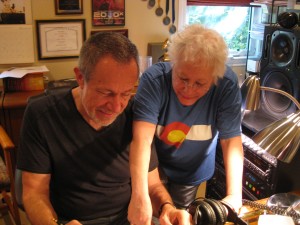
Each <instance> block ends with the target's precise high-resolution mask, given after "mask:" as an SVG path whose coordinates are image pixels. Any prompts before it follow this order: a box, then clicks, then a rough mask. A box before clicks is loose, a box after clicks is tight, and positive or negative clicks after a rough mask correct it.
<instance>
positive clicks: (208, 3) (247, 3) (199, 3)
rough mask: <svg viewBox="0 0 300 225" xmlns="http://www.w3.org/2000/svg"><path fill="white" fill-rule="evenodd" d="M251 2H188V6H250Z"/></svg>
mask: <svg viewBox="0 0 300 225" xmlns="http://www.w3.org/2000/svg"><path fill="white" fill-rule="evenodd" d="M250 2H253V1H251V0H239V1H238V2H237V1H236V0H187V5H211V6H214V5H220V6H249V5H250Z"/></svg>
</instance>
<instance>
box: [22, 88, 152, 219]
mask: <svg viewBox="0 0 300 225" xmlns="http://www.w3.org/2000/svg"><path fill="white" fill-rule="evenodd" d="M131 105H132V104H131V102H130V103H129V104H128V107H127V108H126V110H125V111H124V113H122V114H121V115H120V116H119V117H118V118H117V119H116V120H115V121H114V122H113V123H112V124H111V125H109V126H107V127H105V128H104V129H101V130H100V131H96V130H94V129H93V128H92V127H91V126H89V124H88V123H86V121H85V120H84V119H83V118H82V116H81V115H80V114H79V112H78V111H77V109H76V106H75V102H74V100H73V97H72V94H71V91H70V90H68V91H67V92H63V93H59V94H51V95H47V96H43V97H41V98H39V99H36V100H34V101H32V102H29V104H28V106H27V108H26V111H25V114H24V120H23V126H22V129H21V141H20V150H19V154H18V164H17V166H18V168H19V169H21V170H24V171H29V172H33V173H41V174H49V173H50V174H51V183H50V185H51V187H50V196H51V202H52V204H53V207H54V209H55V211H56V213H57V214H58V216H59V217H60V218H64V219H78V220H91V219H95V218H99V217H105V216H109V215H114V214H116V213H118V212H120V211H121V210H124V209H125V208H126V207H128V204H129V201H130V195H131V185H130V171H129V143H130V141H131V138H132V109H131V108H132V107H131ZM157 164H158V161H157V157H156V154H155V151H152V155H151V162H150V166H149V171H151V170H153V169H154V168H156V167H157Z"/></svg>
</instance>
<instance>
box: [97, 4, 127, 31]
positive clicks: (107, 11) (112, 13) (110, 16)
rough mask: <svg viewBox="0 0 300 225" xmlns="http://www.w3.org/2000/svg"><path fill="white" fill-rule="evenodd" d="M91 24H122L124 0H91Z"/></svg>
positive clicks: (123, 23)
mask: <svg viewBox="0 0 300 225" xmlns="http://www.w3.org/2000/svg"><path fill="white" fill-rule="evenodd" d="M92 24H93V26H124V25H125V0H92Z"/></svg>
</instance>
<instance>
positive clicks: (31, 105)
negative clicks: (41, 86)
mask: <svg viewBox="0 0 300 225" xmlns="http://www.w3.org/2000/svg"><path fill="white" fill-rule="evenodd" d="M66 96H69V97H71V96H72V94H71V89H70V88H69V89H64V90H63V89H56V90H54V89H53V90H45V92H44V93H42V94H40V95H36V96H33V97H30V98H29V99H28V105H27V109H32V111H36V112H42V111H45V110H48V109H49V107H52V106H54V105H56V104H57V103H58V102H61V99H63V98H65V97H66Z"/></svg>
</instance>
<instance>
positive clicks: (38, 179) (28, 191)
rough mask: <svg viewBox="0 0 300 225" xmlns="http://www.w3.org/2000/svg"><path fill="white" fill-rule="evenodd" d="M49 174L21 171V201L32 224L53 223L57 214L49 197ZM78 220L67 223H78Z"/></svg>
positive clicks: (76, 224)
mask: <svg viewBox="0 0 300 225" xmlns="http://www.w3.org/2000/svg"><path fill="white" fill-rule="evenodd" d="M50 178H51V175H50V174H36V173H30V172H24V171H23V172H22V183H23V203H24V207H25V211H26V215H27V217H28V219H29V221H30V223H31V224H32V225H41V224H43V225H55V224H56V222H55V221H53V219H57V215H56V213H55V211H54V209H53V207H52V205H51V202H50V198H49V184H50ZM80 224H81V223H79V222H78V221H72V222H69V223H68V225H80Z"/></svg>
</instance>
